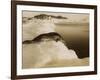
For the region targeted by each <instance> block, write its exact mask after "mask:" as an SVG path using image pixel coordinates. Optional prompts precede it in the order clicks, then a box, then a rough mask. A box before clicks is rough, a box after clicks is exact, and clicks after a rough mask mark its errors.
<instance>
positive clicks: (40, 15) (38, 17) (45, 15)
mask: <svg viewBox="0 0 100 80" xmlns="http://www.w3.org/2000/svg"><path fill="white" fill-rule="evenodd" d="M34 18H36V19H49V18H56V19H68V18H67V17H63V16H54V15H47V14H39V15H36V16H34Z"/></svg>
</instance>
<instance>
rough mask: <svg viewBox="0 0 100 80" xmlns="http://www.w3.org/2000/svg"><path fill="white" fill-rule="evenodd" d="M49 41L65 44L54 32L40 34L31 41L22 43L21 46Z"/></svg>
mask: <svg viewBox="0 0 100 80" xmlns="http://www.w3.org/2000/svg"><path fill="white" fill-rule="evenodd" d="M50 40H54V41H56V42H58V41H61V42H63V43H64V44H65V41H64V39H63V38H62V37H61V36H60V34H58V33H56V32H51V33H46V34H41V35H39V36H37V37H36V38H34V39H32V40H25V41H23V44H31V43H36V42H42V41H50ZM65 45H66V44H65Z"/></svg>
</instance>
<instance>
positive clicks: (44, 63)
mask: <svg viewBox="0 0 100 80" xmlns="http://www.w3.org/2000/svg"><path fill="white" fill-rule="evenodd" d="M50 32H55V25H54V24H53V23H51V22H50V21H48V20H47V21H46V20H44V21H41V20H40V21H39V20H38V21H30V22H29V23H26V24H23V41H24V40H30V39H33V38H35V37H37V36H38V35H40V34H43V33H50ZM22 59H23V60H22V63H23V64H22V67H23V68H40V67H65V66H66V67H67V66H88V65H89V59H88V58H84V59H79V58H78V57H77V55H76V52H75V51H74V50H73V49H68V47H67V46H65V45H64V43H62V42H61V41H58V42H56V41H54V40H50V41H43V42H38V43H32V44H23V54H22Z"/></svg>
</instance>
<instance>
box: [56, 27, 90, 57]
mask: <svg viewBox="0 0 100 80" xmlns="http://www.w3.org/2000/svg"><path fill="white" fill-rule="evenodd" d="M56 26H57V27H56V31H57V32H58V33H59V34H60V35H61V36H62V37H63V38H64V40H65V41H66V45H67V46H68V48H69V49H73V50H75V52H76V54H77V55H78V57H79V58H84V57H89V26H88V25H56Z"/></svg>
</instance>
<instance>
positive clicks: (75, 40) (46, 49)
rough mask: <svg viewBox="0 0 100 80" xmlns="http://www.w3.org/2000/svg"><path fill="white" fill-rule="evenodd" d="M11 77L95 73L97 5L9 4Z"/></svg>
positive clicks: (45, 76) (27, 2) (25, 2)
mask: <svg viewBox="0 0 100 80" xmlns="http://www.w3.org/2000/svg"><path fill="white" fill-rule="evenodd" d="M11 15H12V17H11V78H12V79H13V80H15V79H30V78H47V77H61V76H76V75H77V76H78V75H91V74H97V6H95V5H79V4H63V3H46V2H32V1H12V7H11Z"/></svg>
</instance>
